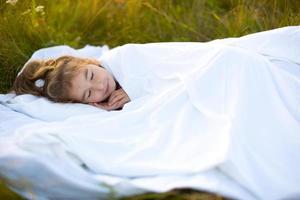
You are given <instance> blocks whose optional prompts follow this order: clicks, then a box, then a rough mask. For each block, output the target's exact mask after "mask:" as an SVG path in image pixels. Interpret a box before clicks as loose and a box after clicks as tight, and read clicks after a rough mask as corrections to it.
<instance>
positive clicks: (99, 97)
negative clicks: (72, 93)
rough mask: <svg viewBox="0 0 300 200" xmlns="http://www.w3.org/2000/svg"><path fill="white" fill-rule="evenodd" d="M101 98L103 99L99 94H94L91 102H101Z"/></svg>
mask: <svg viewBox="0 0 300 200" xmlns="http://www.w3.org/2000/svg"><path fill="white" fill-rule="evenodd" d="M102 98H103V97H102V95H101V93H100V92H94V93H93V97H92V99H91V101H92V102H100V101H101V100H102Z"/></svg>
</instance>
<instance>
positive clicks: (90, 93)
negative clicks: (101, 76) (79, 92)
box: [88, 90, 92, 98]
mask: <svg viewBox="0 0 300 200" xmlns="http://www.w3.org/2000/svg"><path fill="white" fill-rule="evenodd" d="M91 93H92V92H91V90H89V95H88V98H89V97H90V96H91Z"/></svg>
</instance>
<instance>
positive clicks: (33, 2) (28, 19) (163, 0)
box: [0, 0, 300, 200]
mask: <svg viewBox="0 0 300 200" xmlns="http://www.w3.org/2000/svg"><path fill="white" fill-rule="evenodd" d="M288 25H300V0H63V1H62V0H0V41H1V42H0V93H5V92H8V91H9V89H10V87H11V85H12V83H13V80H14V78H15V76H16V74H17V72H18V71H19V70H20V68H21V67H22V66H23V64H24V63H25V62H26V60H27V59H29V58H30V56H31V54H32V53H33V52H34V51H36V50H37V49H40V48H43V47H49V46H55V45H61V44H67V45H70V46H72V47H74V48H81V47H83V46H85V45H86V44H91V45H104V44H107V45H108V46H110V47H111V48H112V47H115V46H118V45H122V44H125V43H147V42H164V41H165V42H169V41H183V42H184V41H193V42H196V41H199V42H205V41H209V40H213V39H217V38H224V37H238V36H242V35H246V34H249V33H253V32H258V31H263V30H269V29H274V28H278V27H283V26H288ZM0 199H17V197H15V196H14V195H13V194H11V193H10V192H9V191H8V190H7V189H5V188H4V186H3V184H2V185H0ZM131 199H143V200H145V199H147V200H149V199H189V200H191V199H222V198H221V197H219V196H216V195H209V194H205V193H200V192H198V193H196V192H194V193H190V191H189V192H184V191H179V192H175V193H174V192H170V193H166V194H159V195H157V196H156V195H155V194H152V195H141V196H138V197H132V198H131Z"/></svg>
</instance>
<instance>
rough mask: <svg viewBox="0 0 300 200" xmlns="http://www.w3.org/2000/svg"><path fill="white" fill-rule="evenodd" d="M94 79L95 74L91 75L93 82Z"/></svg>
mask: <svg viewBox="0 0 300 200" xmlns="http://www.w3.org/2000/svg"><path fill="white" fill-rule="evenodd" d="M93 78H94V73H93V72H92V75H91V80H93Z"/></svg>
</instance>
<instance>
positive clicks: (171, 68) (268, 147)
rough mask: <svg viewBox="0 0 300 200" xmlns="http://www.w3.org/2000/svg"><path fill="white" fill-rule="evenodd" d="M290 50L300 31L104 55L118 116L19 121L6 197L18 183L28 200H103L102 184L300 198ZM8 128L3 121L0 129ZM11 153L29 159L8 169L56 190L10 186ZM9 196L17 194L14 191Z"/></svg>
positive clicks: (129, 48)
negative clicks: (123, 100) (118, 99)
mask: <svg viewBox="0 0 300 200" xmlns="http://www.w3.org/2000/svg"><path fill="white" fill-rule="evenodd" d="M299 48H300V28H299V27H286V28H281V29H276V30H273V31H267V32H262V33H257V34H252V35H249V36H245V37H242V38H230V39H224V40H215V41H212V42H209V43H153V44H144V45H140V44H128V45H124V46H121V47H117V48H114V49H112V50H110V51H107V52H104V53H103V55H102V56H100V57H99V60H100V62H102V64H103V65H104V67H105V68H107V69H108V70H109V71H111V72H112V73H113V74H114V76H115V78H116V79H117V80H118V81H119V83H120V84H121V86H122V87H123V88H124V89H125V91H126V92H127V93H128V94H129V96H130V98H131V100H132V101H131V102H130V103H128V104H126V105H125V106H124V108H123V110H122V111H112V112H106V111H99V113H97V112H95V113H84V114H78V115H74V116H66V117H64V119H63V120H49V121H52V122H45V121H43V122H42V121H37V120H32V119H30V118H28V119H30V120H32V121H34V122H37V123H31V124H29V125H20V126H18V128H17V129H16V128H14V129H12V130H11V131H10V132H7V134H5V135H9V137H8V138H9V139H7V140H1V142H2V143H3V145H1V148H2V147H3V150H1V157H0V159H1V162H0V167H1V171H0V173H1V176H5V177H6V178H7V179H8V180H9V181H10V183H11V187H13V188H14V189H16V188H18V186H17V184H18V182H20V179H19V178H20V177H22V176H23V177H26V180H29V182H33V184H32V186H30V187H31V188H35V190H34V191H32V193H33V194H34V195H37V196H38V197H39V198H46V199H47V198H54V197H72V198H74V197H78V198H80V195H90V196H88V197H90V198H96V197H97V196H98V195H99V196H101V195H107V194H109V193H108V191H107V189H106V187H104V186H103V187H100V186H99V183H101V182H105V183H106V184H108V185H111V186H112V187H113V188H114V190H116V192H117V194H118V195H129V194H133V193H141V192H145V191H157V192H162V191H166V190H168V189H172V188H175V187H191V188H197V189H203V190H208V191H212V192H216V193H220V194H223V195H225V196H230V197H234V198H239V199H252V198H255V199H283V198H290V197H294V198H297V197H300V196H299V194H300V187H299V186H298V180H300V172H299V170H298V168H299V165H300V155H299V153H297V152H300V134H299V133H300V125H299V121H300V103H299V102H300V96H299V91H300V90H299V89H300V80H299V78H300V67H299V65H300V51H299ZM5 97H7V96H2V98H3V99H4V98H5ZM15 103H16V102H15ZM4 104H5V105H6V106H9V103H7V101H6V103H4ZM2 107H3V106H2ZM5 109H6V110H4V109H3V110H2V109H1V112H9V113H10V112H12V111H11V110H9V111H8V110H7V107H6V108H5ZM15 110H16V109H15ZM18 111H19V110H18ZM28 112H30V110H29V111H28ZM14 113H15V112H14ZM25 114H28V113H25ZM13 115H16V116H17V114H13ZM18 115H19V113H18ZM28 115H29V116H34V115H32V114H31V115H30V114H28ZM1 116H4V115H1ZM38 116H39V115H38V114H37V115H36V117H35V118H38V119H41V118H39V117H38ZM18 119H19V117H16V119H13V120H11V122H10V123H12V122H13V123H15V122H16V124H18ZM30 120H29V121H30ZM10 126H11V125H10V124H9V123H6V122H5V121H4V122H1V127H4V128H3V130H6V127H10ZM3 138H5V137H3ZM1 139H2V138H1ZM5 145H11V146H12V147H11V148H4V147H5ZM7 149H13V150H12V151H7ZM14 149H15V150H14ZM18 151H22V152H26V154H30V155H31V156H33V158H32V157H31V159H27V157H26V156H23V155H22V156H21V155H18V156H17V158H18V159H15V160H24V162H26V163H28V164H29V165H31V163H38V164H32V165H31V167H37V168H39V169H40V168H41V169H42V170H41V175H39V177H44V178H47V177H51V178H53V179H54V180H55V181H50V183H49V184H53V182H56V184H57V185H55V184H54V185H55V186H57V187H54V189H55V188H59V189H57V191H56V190H54V189H53V187H52V188H51V187H46V188H47V189H42V188H39V187H38V184H37V183H38V182H40V181H41V179H37V178H36V177H34V176H30V175H29V174H30V173H32V169H33V168H28V170H25V172H21V173H23V174H22V175H21V176H20V177H18V178H17V180H18V181H17V182H16V181H15V182H13V181H11V180H12V178H11V177H9V175H11V176H15V175H16V174H18V173H20V171H19V170H17V169H15V170H12V169H14V168H13V167H11V166H10V164H8V162H6V161H5V158H15V157H14V154H15V152H18ZM3 152H4V153H3ZM7 152H8V153H7ZM2 154H4V155H6V156H3V155H2ZM27 160H28V162H27ZM46 160H47V161H48V162H45V161H46ZM50 161H51V162H50ZM46 163H47V164H46ZM50 163H51V164H50ZM57 163H59V165H60V166H64V167H57V166H58V165H57ZM83 163H84V164H85V166H87V169H85V168H83V167H80V166H81V165H82V164H83ZM283 163H284V164H283ZM43 170H44V171H43ZM43 172H45V173H44V174H43ZM45 174H46V175H45ZM49 174H51V176H49ZM74 177H77V178H74ZM229 177H230V178H229ZM72 178H74V179H73V180H71V179H72ZM74 180H75V181H74ZM78 180H83V181H78ZM114 180H116V183H113V182H114ZM34 182H35V183H34ZM36 184H37V185H36ZM50 188H51V189H50ZM74 188H78V190H77V189H76V190H74ZM27 189H28V188H27ZM52 189H53V190H52ZM85 190H86V191H88V192H84V193H82V192H81V191H85ZM18 191H19V192H23V193H22V194H23V195H26V194H25V193H24V192H25V191H26V190H24V188H23V189H22V187H19V190H18ZM27 191H28V190H27ZM59 191H60V192H59ZM74 191H75V192H74ZM270 191H272V192H270ZM27 195H28V194H27ZM55 195H57V196H55ZM64 195H65V196H64ZM68 195H71V196H68ZM72 195H73V196H72ZM81 197H83V196H81Z"/></svg>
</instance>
